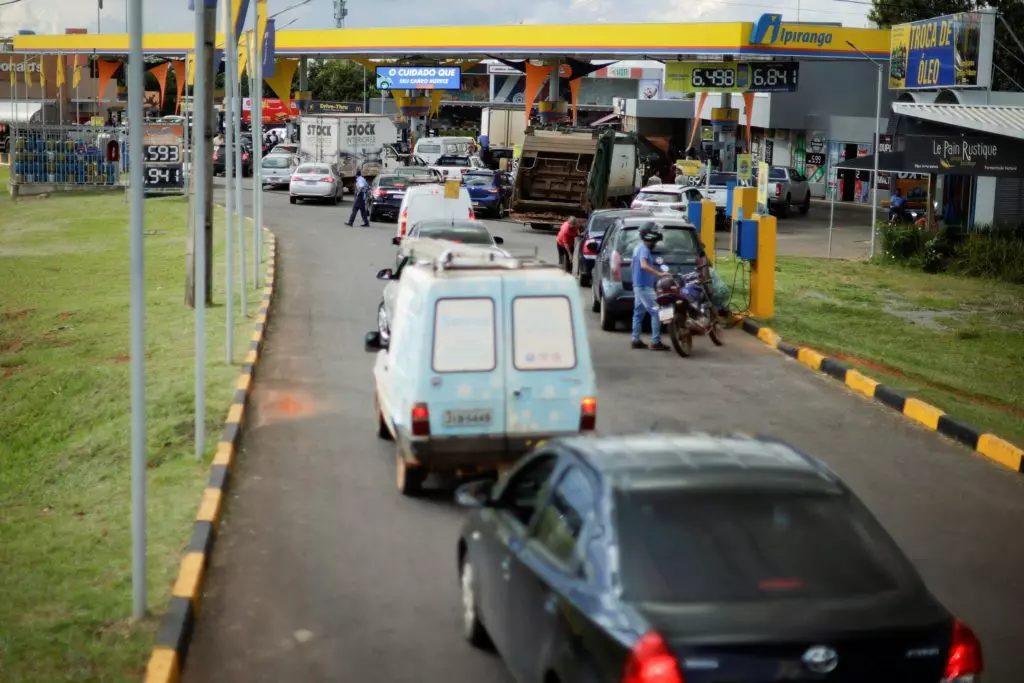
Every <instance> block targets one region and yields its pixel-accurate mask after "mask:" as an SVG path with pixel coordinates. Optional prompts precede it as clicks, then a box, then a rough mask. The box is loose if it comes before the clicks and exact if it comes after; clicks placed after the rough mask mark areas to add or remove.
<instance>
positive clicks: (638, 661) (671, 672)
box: [622, 631, 685, 683]
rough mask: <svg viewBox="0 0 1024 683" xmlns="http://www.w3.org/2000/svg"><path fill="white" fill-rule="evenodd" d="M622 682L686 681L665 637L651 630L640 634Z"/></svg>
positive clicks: (682, 682)
mask: <svg viewBox="0 0 1024 683" xmlns="http://www.w3.org/2000/svg"><path fill="white" fill-rule="evenodd" d="M622 683H685V681H684V680H683V674H682V673H680V671H679V663H678V662H677V661H676V658H675V657H674V656H673V655H672V653H671V652H669V650H668V645H666V644H665V640H664V638H662V637H661V636H660V635H659V634H658V633H656V632H654V631H650V632H648V633H645V634H644V635H642V636H640V640H638V641H636V645H634V646H633V649H632V650H631V651H630V653H629V658H628V659H627V660H626V668H625V670H624V671H623V672H622Z"/></svg>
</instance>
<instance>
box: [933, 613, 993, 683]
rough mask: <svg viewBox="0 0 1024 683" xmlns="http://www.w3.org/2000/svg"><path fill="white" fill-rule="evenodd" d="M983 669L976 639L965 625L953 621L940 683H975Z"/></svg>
mask: <svg viewBox="0 0 1024 683" xmlns="http://www.w3.org/2000/svg"><path fill="white" fill-rule="evenodd" d="M984 668H985V664H984V662H983V660H982V658H981V643H980V642H978V637H977V636H976V635H974V631H972V630H971V628H970V627H969V626H968V625H967V624H965V623H963V622H962V621H960V620H959V619H954V620H953V640H952V642H951V643H950V644H949V655H948V656H947V657H946V673H945V675H943V677H942V683H977V680H978V679H977V677H978V676H979V675H980V674H981V672H982V671H983V670H984Z"/></svg>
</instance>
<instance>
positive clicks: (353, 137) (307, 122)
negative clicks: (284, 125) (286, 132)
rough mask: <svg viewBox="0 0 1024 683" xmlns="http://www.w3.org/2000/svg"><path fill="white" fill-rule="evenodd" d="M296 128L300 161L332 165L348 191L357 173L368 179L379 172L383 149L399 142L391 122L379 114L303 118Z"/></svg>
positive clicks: (396, 131)
mask: <svg viewBox="0 0 1024 683" xmlns="http://www.w3.org/2000/svg"><path fill="white" fill-rule="evenodd" d="M299 125H300V129H299V155H300V156H301V157H302V159H303V161H321V162H326V163H329V164H334V165H335V166H336V167H337V169H338V172H339V174H340V175H341V178H342V182H343V183H344V185H345V189H346V190H349V191H351V190H352V189H353V187H354V186H355V177H356V171H357V170H358V171H361V172H362V174H363V176H365V177H366V178H367V179H372V178H374V177H376V176H377V175H378V174H379V173H380V172H381V168H382V152H383V150H384V146H385V145H390V144H394V143H396V142H398V138H399V136H398V129H397V128H396V127H395V124H394V122H393V121H392V120H391V119H390V118H389V117H387V116H383V115H380V114H377V115H373V114H328V115H319V116H303V117H302V118H301V119H300V121H299Z"/></svg>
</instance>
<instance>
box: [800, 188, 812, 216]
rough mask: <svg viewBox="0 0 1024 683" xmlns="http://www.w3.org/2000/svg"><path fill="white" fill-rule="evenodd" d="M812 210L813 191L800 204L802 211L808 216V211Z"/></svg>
mask: <svg viewBox="0 0 1024 683" xmlns="http://www.w3.org/2000/svg"><path fill="white" fill-rule="evenodd" d="M810 210H811V193H810V192H808V193H807V196H806V197H805V198H804V201H803V203H802V204H801V205H800V213H801V214H803V215H805V216H806V215H807V212H808V211H810Z"/></svg>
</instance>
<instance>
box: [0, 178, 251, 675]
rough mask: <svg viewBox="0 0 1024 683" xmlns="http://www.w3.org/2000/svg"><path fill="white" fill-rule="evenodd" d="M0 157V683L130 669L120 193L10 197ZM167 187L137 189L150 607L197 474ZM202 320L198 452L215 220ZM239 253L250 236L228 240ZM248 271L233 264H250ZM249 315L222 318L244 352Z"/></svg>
mask: <svg viewBox="0 0 1024 683" xmlns="http://www.w3.org/2000/svg"><path fill="white" fill-rule="evenodd" d="M6 185H7V169H6V167H0V190H2V191H3V193H2V195H0V396H2V401H3V418H2V419H0V567H2V569H0V572H2V578H0V680H2V681H5V683H20V682H28V681H33V682H34V681H104V682H107V681H137V680H140V676H141V674H142V672H143V671H144V669H145V663H146V659H147V653H148V650H149V648H150V647H151V645H152V642H153V637H154V633H155V630H156V625H157V621H158V620H157V618H156V617H151V618H148V619H146V620H144V621H143V622H140V623H139V624H134V625H133V624H131V623H130V621H129V616H130V614H131V557H130V550H131V534H130V528H129V515H130V498H129V496H130V488H129V487H130V465H129V459H130V447H129V442H128V436H129V424H130V423H129V400H130V397H129V363H128V349H129V330H128V313H129V311H128V302H129V298H128V297H129V290H128V284H129V283H128V280H129V253H128V204H127V203H125V201H124V194H123V193H116V194H93V195H55V196H52V197H50V198H45V199H25V200H23V201H21V202H19V203H17V204H15V203H13V202H12V201H11V200H10V197H9V196H8V194H7V187H6ZM187 206H188V205H187V202H186V201H185V200H184V198H159V199H149V200H147V201H146V230H147V232H148V231H155V232H154V234H151V235H147V236H146V238H145V249H146V348H147V356H148V363H147V388H146V391H147V400H148V417H147V430H148V443H149V447H148V456H149V478H148V481H149V484H148V491H149V501H148V503H149V505H148V511H149V512H148V514H149V520H148V521H149V527H148V532H149V548H148V558H149V601H150V609H151V611H152V612H153V613H154V614H157V615H158V614H160V613H162V611H163V609H164V607H165V605H166V602H167V599H168V597H169V595H170V590H171V586H172V583H173V580H174V577H175V575H176V572H177V569H178V560H179V557H180V553H181V551H182V549H183V548H184V546H185V544H186V542H187V540H188V535H189V533H190V530H191V524H192V521H193V519H194V517H195V513H196V509H197V507H198V504H199V493H200V491H201V490H202V488H203V486H204V484H205V481H206V478H207V475H208V471H209V457H208V458H207V460H206V462H204V463H202V464H198V463H196V462H195V459H194V446H193V412H192V410H193V393H192V387H193V367H194V366H193V361H192V359H193V348H194V334H195V333H194V326H193V320H194V313H193V311H192V310H191V309H188V308H186V307H185V305H184V303H183V300H184V281H185V233H186V225H187V216H188V211H187ZM220 215H221V220H218V221H217V223H216V227H217V230H216V234H215V245H216V246H217V248H216V255H217V256H216V264H217V266H216V267H215V270H214V273H215V283H214V301H215V302H216V304H215V306H214V307H213V308H212V309H210V310H209V312H208V319H207V335H208V340H207V341H208V344H207V358H208V361H209V362H208V368H207V381H208V384H207V392H206V401H207V403H206V405H207V414H206V440H207V448H208V450H207V452H208V453H209V454H210V456H211V457H212V453H213V448H214V445H215V443H216V441H217V439H218V438H219V436H220V427H221V424H222V422H223V419H224V416H225V414H226V411H227V406H228V404H229V402H230V400H231V397H232V395H233V393H234V384H235V378H236V377H237V374H238V369H239V368H238V366H228V365H226V364H225V362H224V361H225V359H224V343H225V339H224V337H225V324H224V320H225V318H224V314H225V309H224V307H223V302H224V294H223V288H224V278H223V258H224V252H223V248H222V243H223V237H224V234H223V214H220ZM246 254H247V256H250V257H251V254H252V248H251V245H250V246H247V248H246ZM250 270H251V265H250ZM260 283H261V289H260V290H253V291H252V292H251V293H250V296H249V299H250V301H251V302H252V304H251V305H250V306H249V315H250V319H248V320H240V321H238V324H237V326H236V330H237V332H236V337H235V341H236V345H237V349H238V352H237V355H236V358H237V360H238V361H239V362H240V361H241V360H242V359H244V355H245V350H246V349H247V346H248V343H249V337H250V331H251V328H252V316H254V315H255V311H256V309H257V308H258V299H259V297H260V295H261V294H262V278H261V279H260Z"/></svg>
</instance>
